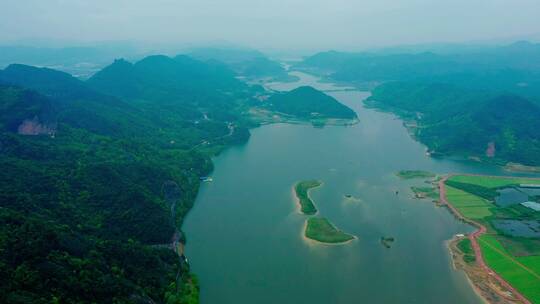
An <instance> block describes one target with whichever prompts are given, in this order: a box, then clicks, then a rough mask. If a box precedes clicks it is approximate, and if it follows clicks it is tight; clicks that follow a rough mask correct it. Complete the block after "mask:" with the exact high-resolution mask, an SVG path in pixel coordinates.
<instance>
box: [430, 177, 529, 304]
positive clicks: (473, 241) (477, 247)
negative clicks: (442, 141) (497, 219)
mask: <svg viewBox="0 0 540 304" xmlns="http://www.w3.org/2000/svg"><path fill="white" fill-rule="evenodd" d="M451 176H452V175H448V176H445V177H444V178H442V179H441V180H440V181H439V196H440V201H441V204H442V205H445V206H447V207H448V209H450V210H451V211H452V212H453V213H454V214H455V215H456V216H457V217H458V218H459V219H461V220H463V221H464V222H467V223H469V224H471V225H473V226H475V227H477V228H478V230H476V231H475V232H473V233H471V234H469V236H468V237H469V239H470V240H471V246H472V248H473V250H474V255H475V256H476V261H477V263H478V265H479V266H480V267H481V268H483V269H484V270H485V271H486V272H487V273H488V274H489V275H491V276H492V277H494V278H495V279H496V280H497V281H498V282H499V283H500V284H501V285H502V286H504V287H505V288H507V289H508V290H509V291H510V292H512V294H513V295H514V296H515V298H516V299H518V300H519V301H521V302H522V303H524V304H531V302H530V301H529V300H527V298H525V297H524V296H523V295H522V294H521V293H520V292H519V291H517V290H516V289H515V288H514V287H512V285H510V283H508V282H507V281H506V280H505V279H503V278H502V277H501V276H500V275H499V274H498V273H496V272H495V271H493V269H491V268H490V267H489V266H488V265H487V264H486V262H485V260H484V257H483V256H482V251H481V250H480V245H479V244H478V238H479V237H480V236H481V235H482V234H484V233H486V231H487V229H486V227H484V226H483V225H482V224H480V223H478V222H475V221H473V220H471V219H469V218H466V217H464V216H463V215H462V214H461V213H460V212H459V211H458V210H457V209H456V208H455V207H454V206H453V205H452V204H451V203H450V202H449V201H448V199H447V197H446V187H445V182H446V181H447V180H448V179H449V178H450V177H451ZM501 296H503V297H505V296H504V295H501Z"/></svg>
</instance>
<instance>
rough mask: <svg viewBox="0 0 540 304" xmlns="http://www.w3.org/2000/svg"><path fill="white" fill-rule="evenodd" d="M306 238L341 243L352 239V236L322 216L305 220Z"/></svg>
mask: <svg viewBox="0 0 540 304" xmlns="http://www.w3.org/2000/svg"><path fill="white" fill-rule="evenodd" d="M305 235H306V237H307V238H310V239H312V240H316V241H319V242H322V243H331V244H337V243H343V242H347V241H350V240H352V239H354V236H352V235H350V234H348V233H345V232H343V231H341V230H339V229H337V228H336V227H335V226H334V225H333V224H332V223H330V222H329V221H328V220H327V219H326V218H323V217H312V218H309V219H308V220H307V226H306V233H305Z"/></svg>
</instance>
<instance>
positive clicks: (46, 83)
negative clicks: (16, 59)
mask: <svg viewBox="0 0 540 304" xmlns="http://www.w3.org/2000/svg"><path fill="white" fill-rule="evenodd" d="M130 77H131V78H130ZM132 89H134V92H135V93H133V92H132V91H131V90H132ZM249 90H250V89H249V88H248V87H247V86H245V85H244V84H242V83H240V82H239V81H237V80H236V79H235V78H234V76H233V75H232V74H231V73H230V71H229V70H228V69H226V68H224V67H223V66H221V65H214V64H207V63H202V62H199V61H196V60H193V59H190V58H183V57H179V58H175V59H172V58H167V57H152V58H147V59H146V60H143V61H141V62H138V63H136V64H134V65H131V64H128V63H126V62H124V61H117V62H115V63H114V64H113V65H112V66H110V67H109V68H107V69H105V70H104V71H102V72H100V73H98V74H97V75H96V76H95V78H93V80H92V81H89V82H82V81H80V80H78V79H76V78H74V77H72V76H71V75H69V74H66V73H62V72H58V71H54V70H50V69H42V68H35V67H30V66H23V65H13V66H10V67H8V68H6V69H5V70H3V71H0V110H1V111H0V113H1V114H0V166H1V168H2V170H1V172H0V274H1V276H0V302H2V303H51V302H52V303H108V302H114V303H193V301H196V300H197V297H198V289H197V288H198V287H197V283H196V279H195V278H194V277H192V275H191V274H190V272H189V265H188V264H187V263H186V262H185V259H184V257H183V255H182V253H180V254H179V255H177V254H176V253H175V252H173V251H172V250H171V249H170V248H169V247H170V246H172V241H173V240H177V241H180V242H183V241H184V237H183V234H182V233H181V231H179V228H178V227H180V224H181V222H182V220H183V218H184V216H185V214H186V213H187V211H188V210H189V209H190V208H191V206H192V205H193V202H194V199H195V196H196V194H197V191H198V187H199V182H200V181H199V177H200V176H206V175H208V174H209V172H210V171H211V169H212V162H211V157H212V156H213V155H215V153H218V152H219V151H220V150H221V149H223V147H225V146H226V145H230V144H235V143H241V142H244V141H245V140H246V139H247V138H248V136H249V131H248V129H247V125H246V124H247V123H246V122H244V121H243V120H242V119H241V118H240V117H241V115H240V114H239V113H240V111H241V109H242V106H243V105H244V104H246V103H247V102H248V101H249V98H248V96H251V95H250V91H249ZM108 94H111V95H115V96H110V95H108ZM166 97H170V98H166Z"/></svg>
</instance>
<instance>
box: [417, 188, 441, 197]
mask: <svg viewBox="0 0 540 304" xmlns="http://www.w3.org/2000/svg"><path fill="white" fill-rule="evenodd" d="M411 190H412V191H413V192H414V197H416V198H419V199H422V198H431V199H438V198H439V192H438V191H437V188H436V187H433V186H428V187H417V186H412V187H411Z"/></svg>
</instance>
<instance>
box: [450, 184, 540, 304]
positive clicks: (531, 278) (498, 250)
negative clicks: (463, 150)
mask: <svg viewBox="0 0 540 304" xmlns="http://www.w3.org/2000/svg"><path fill="white" fill-rule="evenodd" d="M450 180H451V181H454V182H459V183H467V184H472V185H476V186H481V187H486V188H490V189H495V188H501V187H505V186H511V185H516V184H520V183H527V184H539V183H540V180H532V179H520V178H506V177H501V178H496V177H487V176H464V175H461V176H453V177H451V178H450ZM446 189H447V197H448V200H449V201H450V202H451V203H452V204H453V205H454V206H455V207H456V208H457V209H458V210H459V211H460V212H461V213H462V214H463V216H465V217H468V218H470V219H474V220H476V221H478V222H480V223H482V224H484V225H485V226H487V227H488V231H489V233H488V234H484V235H482V236H481V237H480V239H479V243H480V246H481V249H482V254H483V256H484V258H485V260H486V263H487V264H488V265H489V266H490V267H491V268H492V269H493V270H494V271H496V272H497V273H498V274H499V275H501V276H502V277H503V278H504V279H506V280H507V281H508V282H509V283H510V284H512V286H514V287H515V288H516V289H517V290H519V291H520V292H522V293H523V294H524V295H525V296H526V297H527V298H528V299H529V300H531V302H533V303H540V256H538V255H529V256H514V255H513V254H512V253H511V252H510V251H509V250H510V249H512V248H511V247H509V246H515V244H516V243H515V242H517V243H519V244H518V245H520V246H528V247H531V246H534V245H533V242H534V241H533V240H531V239H525V238H520V239H519V240H515V238H511V237H510V238H508V237H506V238H504V240H505V244H507V245H506V246H503V245H502V243H501V242H500V241H501V240H503V239H502V238H501V237H502V236H501V235H500V234H499V233H498V232H497V231H496V230H494V229H492V228H491V229H490V224H489V219H491V218H494V217H495V216H497V215H498V214H502V215H503V216H504V218H508V217H512V216H513V214H512V213H511V212H501V210H500V209H502V208H498V207H497V206H496V205H495V204H493V203H492V202H490V201H488V200H485V199H483V198H481V197H478V196H476V195H473V194H471V193H468V192H465V191H462V190H459V189H456V188H452V187H450V186H446ZM521 243H525V244H521Z"/></svg>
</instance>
